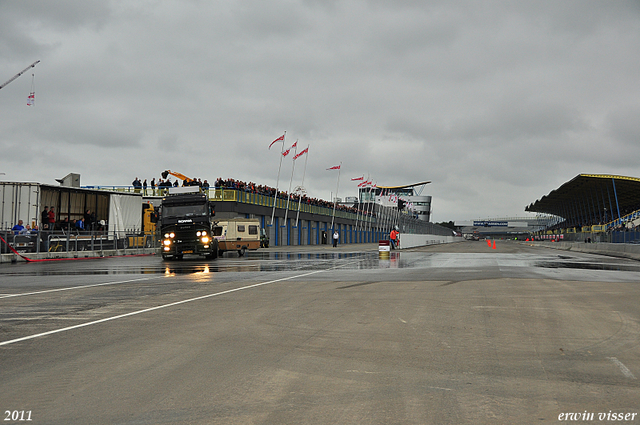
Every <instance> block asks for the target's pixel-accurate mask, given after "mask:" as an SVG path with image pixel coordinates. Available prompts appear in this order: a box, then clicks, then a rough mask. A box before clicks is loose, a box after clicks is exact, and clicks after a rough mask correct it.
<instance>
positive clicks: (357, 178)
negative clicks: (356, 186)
mask: <svg viewBox="0 0 640 425" xmlns="http://www.w3.org/2000/svg"><path fill="white" fill-rule="evenodd" d="M356 180H364V176H362V177H356V178H355V179H351V181H352V182H354V181H356Z"/></svg>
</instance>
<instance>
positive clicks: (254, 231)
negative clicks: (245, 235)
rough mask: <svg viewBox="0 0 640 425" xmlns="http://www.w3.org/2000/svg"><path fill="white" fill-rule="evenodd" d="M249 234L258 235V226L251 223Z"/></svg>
mask: <svg viewBox="0 0 640 425" xmlns="http://www.w3.org/2000/svg"><path fill="white" fill-rule="evenodd" d="M249 234H250V235H257V234H258V226H256V225H249Z"/></svg>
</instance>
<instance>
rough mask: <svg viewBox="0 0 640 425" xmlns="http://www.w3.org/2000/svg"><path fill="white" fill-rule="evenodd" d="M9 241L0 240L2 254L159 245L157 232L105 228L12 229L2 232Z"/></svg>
mask: <svg viewBox="0 0 640 425" xmlns="http://www.w3.org/2000/svg"><path fill="white" fill-rule="evenodd" d="M0 235H1V236H2V238H3V239H4V240H5V241H6V244H5V243H1V242H0V245H2V246H0V253H2V254H9V253H12V252H13V250H12V249H11V248H9V246H7V244H8V245H10V246H11V247H12V248H13V249H15V250H16V251H17V252H18V253H20V254H29V253H35V254H40V253H47V252H48V253H51V254H55V253H62V252H75V253H79V252H83V251H110V250H114V251H127V252H135V251H136V250H137V251H140V250H142V249H144V248H157V247H158V246H159V245H158V237H157V235H155V234H139V233H135V232H104V231H80V232H76V231H70V232H64V231H58V230H55V231H47V230H44V231H40V232H29V233H20V234H17V235H16V234H15V233H14V232H13V231H10V230H5V231H0Z"/></svg>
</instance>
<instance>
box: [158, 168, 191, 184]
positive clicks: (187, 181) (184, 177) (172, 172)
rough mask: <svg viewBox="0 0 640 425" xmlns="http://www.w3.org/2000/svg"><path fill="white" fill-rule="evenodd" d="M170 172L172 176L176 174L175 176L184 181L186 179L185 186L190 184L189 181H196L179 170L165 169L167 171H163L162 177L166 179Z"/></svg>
mask: <svg viewBox="0 0 640 425" xmlns="http://www.w3.org/2000/svg"><path fill="white" fill-rule="evenodd" d="M169 174H171V175H172V176H175V177H177V178H179V179H180V180H183V181H184V183H185V186H188V185H189V183H191V182H194V181H195V180H194V179H191V178H189V177H187V176H185V175H184V174H181V173H178V172H175V171H171V170H165V171H163V172H162V178H163V179H166V178H167V177H168V176H169Z"/></svg>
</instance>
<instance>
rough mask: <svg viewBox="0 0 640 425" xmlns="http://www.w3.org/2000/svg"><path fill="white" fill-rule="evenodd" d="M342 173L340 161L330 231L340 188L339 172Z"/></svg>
mask: <svg viewBox="0 0 640 425" xmlns="http://www.w3.org/2000/svg"><path fill="white" fill-rule="evenodd" d="M341 171H342V161H340V167H339V168H338V183H337V184H336V200H335V201H334V203H333V214H332V215H331V231H333V222H334V220H335V218H336V204H337V203H338V202H337V201H338V189H339V188H340V172H341Z"/></svg>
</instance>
